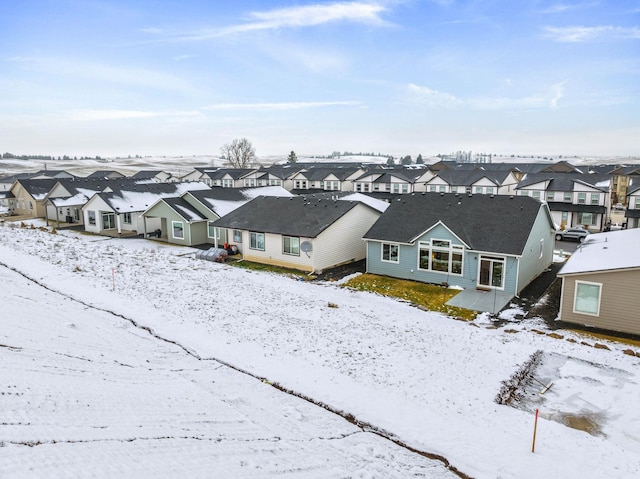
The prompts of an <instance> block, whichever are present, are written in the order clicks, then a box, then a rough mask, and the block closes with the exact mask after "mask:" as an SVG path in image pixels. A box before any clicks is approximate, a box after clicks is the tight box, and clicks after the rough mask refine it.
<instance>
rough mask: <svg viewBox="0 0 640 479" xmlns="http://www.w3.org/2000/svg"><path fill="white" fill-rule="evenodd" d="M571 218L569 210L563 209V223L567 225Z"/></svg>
mask: <svg viewBox="0 0 640 479" xmlns="http://www.w3.org/2000/svg"><path fill="white" fill-rule="evenodd" d="M568 220H569V212H568V211H563V212H562V219H561V221H562V223H563V224H564V225H565V226H566V225H567V221H568Z"/></svg>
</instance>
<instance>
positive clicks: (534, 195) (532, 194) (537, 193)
mask: <svg viewBox="0 0 640 479" xmlns="http://www.w3.org/2000/svg"><path fill="white" fill-rule="evenodd" d="M531 196H532V197H533V198H535V199H536V200H540V192H539V191H532V192H531Z"/></svg>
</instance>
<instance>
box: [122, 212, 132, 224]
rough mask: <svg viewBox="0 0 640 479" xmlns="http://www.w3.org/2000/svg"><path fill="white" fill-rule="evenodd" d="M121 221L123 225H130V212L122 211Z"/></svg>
mask: <svg viewBox="0 0 640 479" xmlns="http://www.w3.org/2000/svg"><path fill="white" fill-rule="evenodd" d="M122 222H123V223H124V224H125V225H130V224H131V213H123V214H122Z"/></svg>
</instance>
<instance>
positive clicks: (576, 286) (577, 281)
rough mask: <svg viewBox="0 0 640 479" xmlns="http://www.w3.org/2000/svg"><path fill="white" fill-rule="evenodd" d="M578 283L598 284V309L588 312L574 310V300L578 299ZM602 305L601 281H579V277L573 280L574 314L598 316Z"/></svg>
mask: <svg viewBox="0 0 640 479" xmlns="http://www.w3.org/2000/svg"><path fill="white" fill-rule="evenodd" d="M580 284H587V285H591V286H598V311H597V312H596V313H595V314H594V313H589V312H586V311H578V310H576V300H577V299H578V286H579V285H580ZM601 305H602V283H594V282H593V281H581V280H579V279H577V280H576V282H575V287H574V290H573V312H574V313H575V314H584V315H586V316H593V317H598V316H600V306H601Z"/></svg>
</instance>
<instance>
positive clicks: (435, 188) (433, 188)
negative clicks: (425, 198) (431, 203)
mask: <svg viewBox="0 0 640 479" xmlns="http://www.w3.org/2000/svg"><path fill="white" fill-rule="evenodd" d="M429 191H430V192H432V193H435V192H436V191H438V187H437V186H435V185H432V186H430V187H429Z"/></svg>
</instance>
